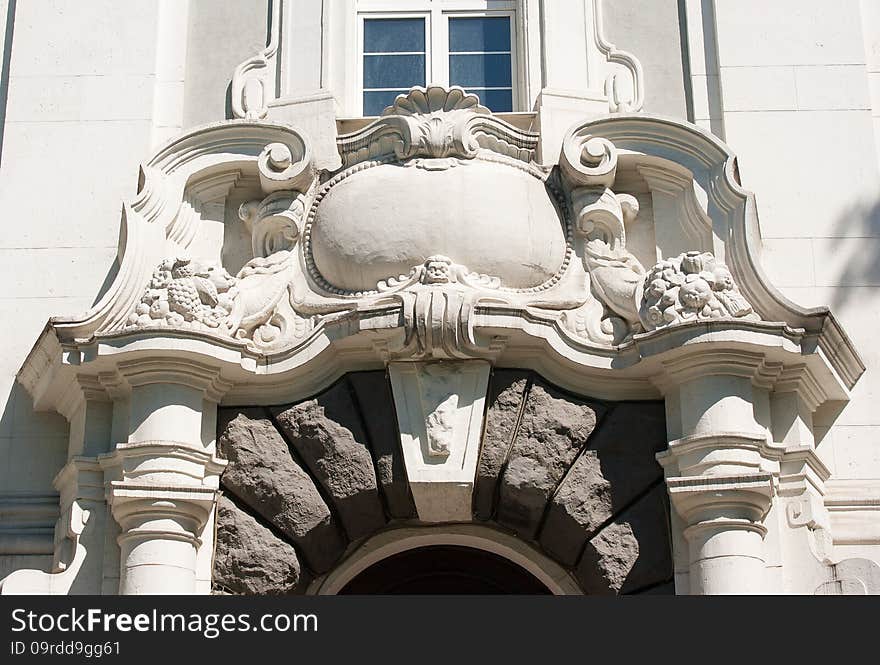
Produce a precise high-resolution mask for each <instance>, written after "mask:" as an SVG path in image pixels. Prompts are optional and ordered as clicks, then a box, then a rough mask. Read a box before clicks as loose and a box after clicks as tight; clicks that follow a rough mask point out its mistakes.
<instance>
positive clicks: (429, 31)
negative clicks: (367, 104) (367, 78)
mask: <svg viewBox="0 0 880 665" xmlns="http://www.w3.org/2000/svg"><path fill="white" fill-rule="evenodd" d="M404 4H405V6H402V5H404ZM517 4H518V3H517V2H515V1H510V0H478V1H473V0H414V1H410V2H406V3H403V2H400V1H399V0H398V1H397V2H391V1H390V0H358V2H357V48H356V49H355V55H356V57H357V60H356V61H355V63H354V65H355V67H354V69H355V72H356V74H355V76H354V77H352V81H353V83H354V86H353V90H352V98H353V99H356V100H357V108H358V109H360V115H361V116H362V117H367V116H364V115H363V112H364V22H365V21H366V20H369V19H383V18H423V19H424V21H425V81H426V83H427V84H429V85H430V84H432V83H434V84H437V85H443V86H446V87H449V55H450V54H449V19H450V18H484V17H496V16H503V17H507V19H508V21H509V22H510V70H511V71H510V83H511V111H512V112H517V111H519V110H520V108H519V107H520V105H521V99H520V94H521V89H522V79H523V72H522V71H520V70H521V63H520V61H519V54H518V52H517V46H518V44H517V42H518V41H519V33H520V30H519V25H518V23H517ZM438 45H439V47H438Z"/></svg>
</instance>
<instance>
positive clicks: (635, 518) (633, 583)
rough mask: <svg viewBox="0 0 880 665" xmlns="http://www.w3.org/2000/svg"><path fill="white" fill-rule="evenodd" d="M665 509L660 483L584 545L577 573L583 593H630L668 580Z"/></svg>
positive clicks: (669, 549)
mask: <svg viewBox="0 0 880 665" xmlns="http://www.w3.org/2000/svg"><path fill="white" fill-rule="evenodd" d="M668 506H669V504H668V500H667V496H666V484H665V483H662V482H661V483H658V484H657V486H656V487H655V488H654V489H653V490H651V491H650V492H649V493H648V494H646V495H645V496H644V497H642V498H641V499H640V500H639V501H637V502H636V503H634V504H633V505H632V506H631V507H630V508H628V509H627V510H626V511H624V512H623V513H621V514H620V516H619V517H617V518H616V519H615V520H614V522H612V523H610V524H609V525H608V526H606V527H605V528H604V529H602V531H600V532H599V533H598V534H597V535H595V536H594V537H593V538H592V539H591V540H590V541H589V542H588V543H587V547H586V549H585V550H584V555H583V557H581V560H580V562H579V563H578V566H577V569H576V571H575V574H576V576H577V578H578V581H579V582H580V585H581V587H582V588H583V590H584V591H585V592H586V593H593V594H604V595H609V594H623V593H630V592H634V591H639V590H641V589H645V588H647V587H650V586H653V585H656V584H660V583H661V582H667V581H669V580H670V579H671V578H672V543H671V538H670V534H669V507H668Z"/></svg>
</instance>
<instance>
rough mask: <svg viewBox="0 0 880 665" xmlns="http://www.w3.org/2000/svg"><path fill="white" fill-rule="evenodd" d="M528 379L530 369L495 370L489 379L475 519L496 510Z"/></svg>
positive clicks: (475, 494)
mask: <svg viewBox="0 0 880 665" xmlns="http://www.w3.org/2000/svg"><path fill="white" fill-rule="evenodd" d="M528 379H529V372H525V371H520V370H496V371H495V372H493V373H492V378H491V379H490V381H489V405H488V408H487V410H486V426H485V432H484V434H483V442H482V446H481V447H480V461H479V464H478V467H477V480H476V487H475V488H474V514H475V515H476V517H477V519H481V520H488V519H491V518H492V513H493V512H494V510H495V505H494V503H495V494H496V490H497V487H498V479H499V477H500V476H501V471H502V469H503V468H504V461H505V459H506V458H507V451H508V450H510V444H511V441H512V439H513V435H514V432H515V431H516V422H517V420H518V418H519V412H520V407H521V406H522V400H523V397H524V395H525V391H526V386H527V385H528Z"/></svg>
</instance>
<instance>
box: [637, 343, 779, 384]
mask: <svg viewBox="0 0 880 665" xmlns="http://www.w3.org/2000/svg"><path fill="white" fill-rule="evenodd" d="M784 369H785V365H784V364H783V363H781V362H778V361H771V360H767V358H766V356H765V354H763V353H759V352H755V351H742V350H735V349H730V348H724V349H703V350H698V351H691V352H690V353H688V354H685V355H682V356H681V357H678V358H675V359H673V360H664V361H663V362H662V364H661V371H660V372H658V373H657V374H655V375H654V376H653V377H652V378H651V382H652V383H653V384H654V385H655V386H657V389H658V390H660V392H662V393H663V394H664V395H665V394H666V393H667V392H668V391H669V390H671V389H673V388H675V387H677V386H680V385H681V384H684V383H687V382H689V381H693V380H694V379H700V378H703V377H707V376H730V377H736V378H741V379H748V380H749V381H751V383H752V385H754V386H756V387H759V388H767V389H772V387H773V385H774V384H775V382H776V380H777V379H778V378H779V376H780V375H781V374H782V373H783V370H784Z"/></svg>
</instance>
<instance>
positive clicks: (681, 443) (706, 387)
mask: <svg viewBox="0 0 880 665" xmlns="http://www.w3.org/2000/svg"><path fill="white" fill-rule="evenodd" d="M665 370H666V371H665V374H664V376H663V377H662V378H661V379H659V380H658V384H659V385H660V386H661V389H662V390H663V391H664V394H665V395H666V399H667V406H668V408H667V413H668V416H667V428H668V430H669V431H668V434H669V437H670V443H669V449H668V450H667V451H665V452H663V453H660V454H659V455H658V460H659V461H660V463H661V464H662V465H663V467H664V470H665V473H666V482H667V486H668V488H669V496H670V500H671V503H672V506H673V507H674V509H675V511H676V513H677V514H678V516H679V518H680V523H681V527H682V533H681V535H682V536H683V540H684V542H685V543H686V548H687V552H686V556H687V562H688V573H689V574H688V575H687V589H688V592H689V593H691V594H700V595H703V594H750V593H766V592H768V584H767V580H766V573H765V554H764V536H765V535H766V534H767V528H766V527H765V525H764V524H763V520H764V517H765V516H766V514H767V512H768V510H769V509H770V506H771V503H772V498H773V494H774V475H773V471H774V470H775V469H776V467H774V464H775V462H774V460H773V459H772V454H771V455H769V456H768V453H769V452H771V449H770V446H769V434H768V432H767V429H766V427H764V426H763V425H762V424H761V423H759V421H758V420H757V418H756V405H759V404H760V403H761V401H762V400H764V401H766V392H765V390H766V388H767V387H768V384H767V383H766V381H767V379H768V377H770V376H771V375H773V373H774V370H775V371H778V369H776V368H774V367H769V366H767V365H765V363H764V362H763V358H762V357H761V356H760V355H758V354H751V353H746V352H704V353H691V354H688V356H687V357H686V359H683V360H680V361H675V362H671V363H666V367H665ZM679 542H681V540H679ZM677 554H678V555H679V556H678V558H679V559H681V556H682V554H685V553H682V552H678V553H677ZM678 581H679V584H680V586H684V585H683V584H682V583H681V580H678ZM679 590H680V591H683V589H679Z"/></svg>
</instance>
